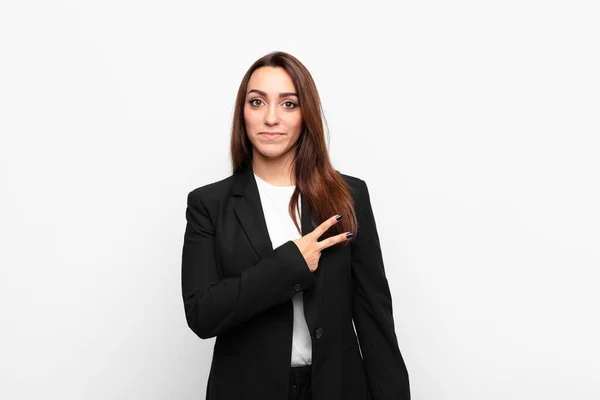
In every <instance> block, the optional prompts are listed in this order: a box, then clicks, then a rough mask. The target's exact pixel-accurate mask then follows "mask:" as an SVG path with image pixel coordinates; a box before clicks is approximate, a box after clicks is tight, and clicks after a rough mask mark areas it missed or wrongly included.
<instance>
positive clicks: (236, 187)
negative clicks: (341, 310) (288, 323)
mask: <svg viewBox="0 0 600 400" xmlns="http://www.w3.org/2000/svg"><path fill="white" fill-rule="evenodd" d="M253 174H254V171H253V170H252V165H251V164H250V163H248V164H246V166H244V167H243V168H242V169H240V170H239V171H237V172H236V173H235V174H234V183H233V188H232V194H233V195H234V196H240V198H239V199H238V201H237V203H236V205H235V206H234V209H233V211H234V213H235V216H236V217H237V219H238V221H239V222H240V224H241V225H242V228H243V229H244V232H245V233H246V235H247V237H248V240H249V241H250V243H251V244H252V247H253V248H254V250H255V251H256V253H257V254H258V255H259V257H260V258H261V259H263V258H266V257H269V256H270V255H272V254H273V253H274V250H273V244H272V242H271V238H270V237H269V231H268V229H267V223H266V220H265V215H264V212H263V208H262V203H261V201H260V193H259V192H258V186H257V185H256V180H255V178H254V175H253ZM300 213H301V215H300V221H301V225H302V226H301V228H302V235H306V234H308V233H310V232H312V231H313V229H314V228H313V226H312V224H311V216H312V218H313V220H314V221H315V223H316V224H317V225H319V224H320V223H321V222H322V221H320V220H319V219H318V218H317V217H316V215H315V214H314V213H311V214H309V211H308V205H307V204H306V200H305V199H304V196H300ZM321 270H322V265H320V266H319V268H318V269H317V270H316V271H315V272H314V274H315V276H316V277H317V281H316V283H315V284H314V285H313V286H311V287H310V288H307V289H305V290H304V291H303V297H304V316H305V318H306V322H307V325H308V327H309V328H310V329H311V331H313V330H314V328H315V327H316V325H317V316H318V310H319V309H322V307H321V304H322V302H323V296H322V293H323V292H324V291H323V290H321V289H322V287H323V279H320V275H321ZM319 293H320V294H321V295H319Z"/></svg>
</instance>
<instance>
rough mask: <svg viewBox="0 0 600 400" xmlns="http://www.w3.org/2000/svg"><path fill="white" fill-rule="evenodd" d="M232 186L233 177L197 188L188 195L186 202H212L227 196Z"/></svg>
mask: <svg viewBox="0 0 600 400" xmlns="http://www.w3.org/2000/svg"><path fill="white" fill-rule="evenodd" d="M232 185H233V175H230V176H228V177H227V178H223V179H220V180H218V181H216V182H211V183H207V184H204V185H202V186H199V187H197V188H195V189H193V190H191V191H190V192H189V193H188V201H190V200H194V201H198V200H200V201H202V202H206V201H212V200H218V199H221V198H223V197H225V196H227V195H228V194H229V192H230V190H231V187H232Z"/></svg>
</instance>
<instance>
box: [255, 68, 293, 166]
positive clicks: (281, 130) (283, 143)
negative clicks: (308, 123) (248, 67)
mask: <svg viewBox="0 0 600 400" xmlns="http://www.w3.org/2000/svg"><path fill="white" fill-rule="evenodd" d="M244 120H245V122H246V133H247V135H248V138H249V139H250V142H251V143H252V146H253V150H252V151H253V153H254V154H253V156H257V155H259V156H260V155H262V156H264V157H269V158H277V157H280V156H282V155H284V154H287V153H288V151H290V149H292V148H293V146H294V144H295V143H296V141H297V140H298V137H299V136H300V131H301V130H302V112H301V110H300V106H299V105H298V96H297V93H296V87H295V86H294V83H293V82H292V78H291V77H290V75H289V74H288V73H287V72H286V71H285V70H284V69H283V68H280V67H261V68H258V69H256V70H255V71H254V72H253V73H252V75H251V76H250V80H249V81H248V89H247V90H246V101H245V103H244ZM269 133H273V135H270V134H269ZM257 152H258V153H260V154H256V153H257Z"/></svg>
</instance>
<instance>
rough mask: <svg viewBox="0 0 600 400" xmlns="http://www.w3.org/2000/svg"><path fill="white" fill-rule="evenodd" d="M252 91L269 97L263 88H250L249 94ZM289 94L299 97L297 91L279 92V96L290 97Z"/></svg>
mask: <svg viewBox="0 0 600 400" xmlns="http://www.w3.org/2000/svg"><path fill="white" fill-rule="evenodd" d="M252 92H256V93H258V94H260V95H261V96H264V97H268V96H267V94H266V93H265V92H263V91H262V90H258V89H250V90H249V91H248V93H247V94H250V93H252ZM288 96H296V97H298V95H297V94H296V93H294V92H281V93H279V98H282V97H288Z"/></svg>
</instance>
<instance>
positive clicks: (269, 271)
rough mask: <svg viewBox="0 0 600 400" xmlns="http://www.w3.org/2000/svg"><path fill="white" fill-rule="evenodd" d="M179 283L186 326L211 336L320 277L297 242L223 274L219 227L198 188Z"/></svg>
mask: <svg viewBox="0 0 600 400" xmlns="http://www.w3.org/2000/svg"><path fill="white" fill-rule="evenodd" d="M186 220H187V225H186V229H185V236H184V242H183V252H182V253H183V254H182V269H181V285H182V294H183V302H184V307H185V316H186V319H187V323H188V326H189V327H190V329H191V330H192V331H193V332H194V333H196V334H197V335H198V336H199V337H200V338H202V339H207V338H210V337H213V336H217V335H219V334H222V333H225V332H227V331H228V330H230V329H232V328H234V327H236V326H238V325H239V324H241V323H243V322H245V321H247V320H248V319H250V318H251V317H252V316H254V315H255V314H257V313H259V312H261V311H263V310H266V309H268V308H270V307H272V306H274V305H276V304H278V303H282V302H284V301H286V300H288V299H289V298H291V297H292V296H293V295H295V294H296V293H297V291H296V290H295V289H294V286H295V285H296V284H300V287H301V288H302V289H305V288H307V287H309V286H310V285H312V284H313V283H314V282H315V281H316V277H315V276H314V275H313V273H312V272H311V271H310V269H309V268H308V265H307V263H306V261H305V260H304V257H303V256H302V253H301V252H300V250H299V249H298V247H297V246H296V244H295V243H294V242H293V241H288V242H286V243H284V244H282V245H281V246H279V247H277V248H276V249H275V254H274V255H273V256H272V257H268V258H264V259H262V260H260V261H259V262H258V263H257V264H255V265H249V266H248V267H247V268H246V269H244V272H242V274H241V275H240V276H237V277H233V278H226V279H221V277H220V273H219V268H218V266H217V261H216V259H217V258H216V254H215V230H214V226H213V223H212V221H211V219H210V215H209V213H208V210H207V208H206V207H205V206H204V204H203V202H202V200H201V199H200V198H199V197H198V195H197V193H196V192H194V191H192V192H190V193H189V194H188V199H187V210H186Z"/></svg>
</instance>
